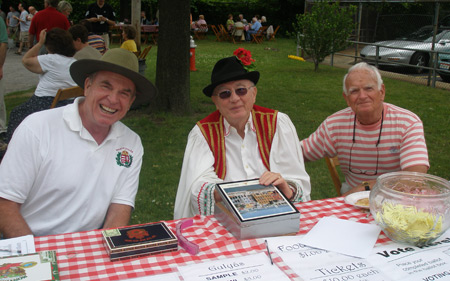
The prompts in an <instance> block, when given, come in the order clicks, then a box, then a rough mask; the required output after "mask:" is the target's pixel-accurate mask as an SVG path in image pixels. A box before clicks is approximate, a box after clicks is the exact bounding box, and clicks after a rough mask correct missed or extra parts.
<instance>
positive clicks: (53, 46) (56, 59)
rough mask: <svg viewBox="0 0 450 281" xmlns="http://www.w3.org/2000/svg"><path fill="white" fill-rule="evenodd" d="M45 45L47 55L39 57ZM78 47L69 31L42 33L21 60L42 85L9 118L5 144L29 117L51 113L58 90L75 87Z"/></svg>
mask: <svg viewBox="0 0 450 281" xmlns="http://www.w3.org/2000/svg"><path fill="white" fill-rule="evenodd" d="M43 45H45V47H46V48H47V51H48V54H46V55H39V50H40V49H41V48H42V46H43ZM74 54H75V47H74V45H73V39H72V35H70V33H69V32H68V31H67V30H63V29H61V28H53V29H52V30H50V31H49V32H48V33H47V30H46V29H43V30H42V31H41V33H40V37H39V42H38V43H37V44H36V45H34V46H33V48H31V49H30V50H29V51H28V52H27V53H26V54H25V55H24V56H23V58H22V63H23V65H24V66H25V68H26V69H28V70H29V71H31V72H33V73H37V74H39V83H38V85H37V87H36V90H35V92H34V94H33V96H31V98H30V99H29V100H28V101H26V102H25V103H23V104H21V105H19V106H17V107H15V108H14V109H13V110H12V111H11V114H10V118H9V123H8V131H7V134H6V138H7V139H6V140H7V142H9V140H10V139H11V137H12V134H13V133H14V130H15V129H16V128H17V126H19V124H20V123H21V122H22V120H23V119H25V118H26V117H27V116H28V115H30V114H32V113H34V112H37V111H41V110H44V109H49V108H50V105H51V104H52V101H53V99H54V97H55V95H56V92H57V91H58V90H59V89H65V88H69V87H73V86H76V85H77V84H76V83H75V82H74V81H73V80H72V78H71V76H70V73H69V68H70V65H71V64H72V63H73V62H74V61H76V60H75V59H74V58H73V55H74ZM70 102H72V101H71V100H70V101H63V102H60V103H58V105H57V106H61V105H65V104H67V103H70Z"/></svg>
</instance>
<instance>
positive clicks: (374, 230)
mask: <svg viewBox="0 0 450 281" xmlns="http://www.w3.org/2000/svg"><path fill="white" fill-rule="evenodd" d="M380 231H381V229H380V227H379V226H377V225H375V224H367V223H359V222H354V221H348V220H343V219H338V218H335V217H324V218H321V219H320V221H319V222H318V223H317V224H316V225H315V226H314V227H313V228H312V229H311V230H310V231H309V232H308V234H306V235H305V236H304V237H303V238H302V240H301V242H302V243H303V244H305V245H308V246H310V247H314V248H319V249H324V250H328V251H333V252H337V253H341V254H344V255H349V256H353V257H359V258H367V257H368V256H369V255H370V253H371V252H372V250H373V246H374V245H375V243H376V242H377V238H378V235H379V234H380Z"/></svg>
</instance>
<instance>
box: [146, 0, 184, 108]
mask: <svg viewBox="0 0 450 281" xmlns="http://www.w3.org/2000/svg"><path fill="white" fill-rule="evenodd" d="M189 13H190V0H164V1H159V38H158V54H157V62H156V88H157V89H158V94H157V96H156V98H155V99H154V100H153V101H152V102H151V103H150V108H151V110H152V111H155V110H156V111H171V112H173V113H175V114H185V113H188V112H189V111H190V103H189V92H190V91H189V90H190V82H189V75H190V73H189V43H190V33H189V32H190V27H189Z"/></svg>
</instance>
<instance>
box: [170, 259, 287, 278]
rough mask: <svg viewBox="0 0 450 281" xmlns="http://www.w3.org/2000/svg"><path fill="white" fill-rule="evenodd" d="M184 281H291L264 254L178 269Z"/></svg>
mask: <svg viewBox="0 0 450 281" xmlns="http://www.w3.org/2000/svg"><path fill="white" fill-rule="evenodd" d="M178 271H179V272H180V273H181V276H183V279H184V281H194V280H195V281H213V280H221V281H222V280H223V281H250V280H258V281H263V280H267V281H273V280H276V281H289V278H288V277H287V276H286V275H285V274H284V273H283V272H282V271H281V270H280V269H279V268H278V267H277V266H276V265H275V264H274V265H271V264H270V259H269V257H268V256H267V255H266V254H264V253H259V254H256V255H249V256H243V257H239V258H232V259H221V260H216V261H210V262H204V263H198V264H193V265H187V266H182V267H178Z"/></svg>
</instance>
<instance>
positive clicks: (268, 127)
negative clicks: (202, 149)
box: [197, 105, 278, 179]
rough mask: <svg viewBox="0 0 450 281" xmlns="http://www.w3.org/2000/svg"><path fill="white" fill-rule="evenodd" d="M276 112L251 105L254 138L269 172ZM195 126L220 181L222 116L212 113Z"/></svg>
mask: <svg viewBox="0 0 450 281" xmlns="http://www.w3.org/2000/svg"><path fill="white" fill-rule="evenodd" d="M277 113H278V110H273V109H269V108H265V107H261V106H257V105H253V109H252V112H251V114H252V118H253V124H254V126H255V128H256V138H257V141H258V146H259V154H260V155H261V159H262V161H263V164H264V166H265V167H266V168H267V170H269V171H270V163H269V157H270V149H271V148H272V140H273V136H274V135H275V131H276V126H277ZM197 126H198V127H199V128H200V130H201V131H202V134H203V136H204V137H205V139H206V141H207V142H208V145H209V148H210V149H211V152H212V153H213V155H214V170H215V172H216V174H217V176H218V177H219V178H221V179H224V178H225V175H226V157H225V138H224V126H223V116H222V114H220V112H219V111H218V110H217V111H214V112H213V113H211V114H210V115H208V116H206V117H205V118H204V119H202V120H200V121H198V122H197Z"/></svg>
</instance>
